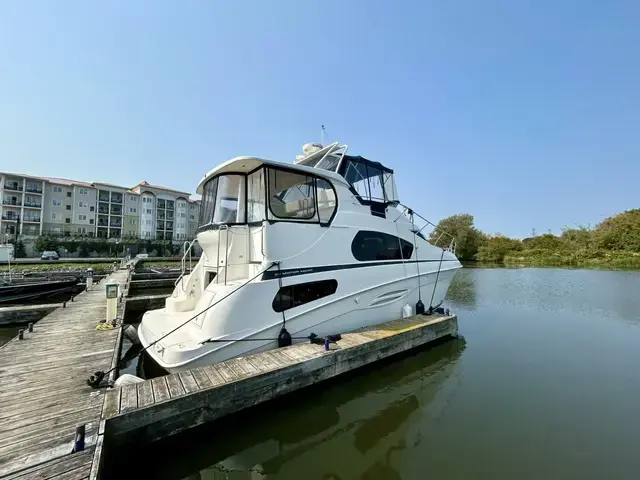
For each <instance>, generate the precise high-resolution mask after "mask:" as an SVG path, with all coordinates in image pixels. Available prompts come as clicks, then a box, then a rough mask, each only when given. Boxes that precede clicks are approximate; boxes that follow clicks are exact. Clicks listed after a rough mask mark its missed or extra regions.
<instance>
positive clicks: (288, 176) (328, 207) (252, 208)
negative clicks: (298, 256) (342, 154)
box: [198, 168, 337, 230]
mask: <svg viewBox="0 0 640 480" xmlns="http://www.w3.org/2000/svg"><path fill="white" fill-rule="evenodd" d="M336 208H337V196H336V192H335V190H334V188H333V186H332V185H331V183H330V182H329V181H327V180H326V179H323V178H319V177H317V176H315V175H310V174H308V173H306V172H300V171H294V170H288V169H280V168H259V169H258V170H255V171H253V172H252V173H250V174H247V175H245V174H242V173H229V174H223V175H219V176H217V177H214V178H212V179H210V180H208V181H207V182H206V183H205V184H204V186H203V188H202V204H201V207H200V221H199V222H198V227H199V228H203V230H209V229H211V228H213V229H215V225H221V224H225V225H239V224H247V223H248V224H257V223H261V222H263V221H265V220H268V221H291V222H309V223H320V224H323V225H326V224H328V223H330V222H331V219H332V218H333V216H334V214H335V212H336Z"/></svg>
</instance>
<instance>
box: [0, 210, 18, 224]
mask: <svg viewBox="0 0 640 480" xmlns="http://www.w3.org/2000/svg"><path fill="white" fill-rule="evenodd" d="M2 220H6V221H8V222H15V221H16V220H18V215H11V212H9V213H8V214H7V213H5V214H4V215H2Z"/></svg>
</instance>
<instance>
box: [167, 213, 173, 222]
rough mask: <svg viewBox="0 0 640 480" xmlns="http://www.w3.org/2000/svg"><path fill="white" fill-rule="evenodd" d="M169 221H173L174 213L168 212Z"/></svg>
mask: <svg viewBox="0 0 640 480" xmlns="http://www.w3.org/2000/svg"><path fill="white" fill-rule="evenodd" d="M167 220H173V212H170V211H167Z"/></svg>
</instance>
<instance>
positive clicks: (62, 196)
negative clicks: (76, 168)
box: [43, 177, 97, 236]
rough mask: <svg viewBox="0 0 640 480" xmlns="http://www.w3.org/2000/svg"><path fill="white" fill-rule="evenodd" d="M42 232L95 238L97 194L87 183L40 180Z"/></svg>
mask: <svg viewBox="0 0 640 480" xmlns="http://www.w3.org/2000/svg"><path fill="white" fill-rule="evenodd" d="M43 180H44V181H45V201H44V209H43V217H44V221H43V231H44V232H45V233H50V234H63V235H88V236H89V235H90V236H93V235H94V234H95V222H96V218H95V217H96V214H95V210H96V196H97V190H96V189H95V188H94V187H93V186H92V185H91V184H90V183H87V182H81V181H79V180H69V179H66V178H54V177H43Z"/></svg>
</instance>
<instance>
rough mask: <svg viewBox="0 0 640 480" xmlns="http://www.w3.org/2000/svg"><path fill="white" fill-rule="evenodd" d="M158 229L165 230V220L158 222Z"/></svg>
mask: <svg viewBox="0 0 640 480" xmlns="http://www.w3.org/2000/svg"><path fill="white" fill-rule="evenodd" d="M156 229H158V230H164V222H158V225H157V226H156Z"/></svg>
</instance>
